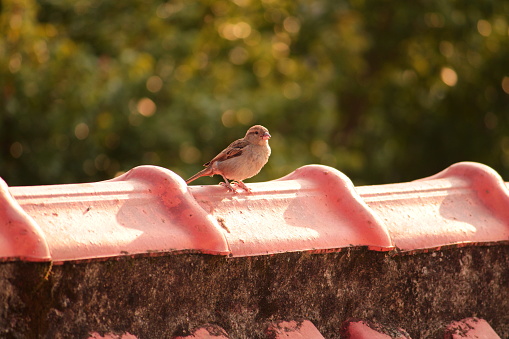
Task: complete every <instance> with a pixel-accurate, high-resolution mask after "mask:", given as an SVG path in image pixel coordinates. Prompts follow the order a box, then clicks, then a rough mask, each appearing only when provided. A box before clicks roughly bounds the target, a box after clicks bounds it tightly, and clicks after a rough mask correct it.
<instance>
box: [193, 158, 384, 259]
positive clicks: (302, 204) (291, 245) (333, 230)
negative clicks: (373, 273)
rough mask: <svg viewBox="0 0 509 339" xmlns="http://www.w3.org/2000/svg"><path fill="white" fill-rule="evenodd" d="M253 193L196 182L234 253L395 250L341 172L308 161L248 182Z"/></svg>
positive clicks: (195, 191)
mask: <svg viewBox="0 0 509 339" xmlns="http://www.w3.org/2000/svg"><path fill="white" fill-rule="evenodd" d="M248 185H249V187H250V188H251V190H252V193H251V194H245V193H239V194H231V193H229V192H226V190H225V189H224V187H219V186H191V187H190V189H191V192H192V193H193V195H194V197H195V199H196V200H197V201H198V203H199V204H200V205H201V206H202V207H203V209H204V210H205V211H207V213H209V214H210V215H212V216H213V217H214V218H215V219H216V220H217V221H218V223H219V224H220V225H221V226H222V227H223V228H224V230H225V232H224V234H225V236H226V238H227V240H228V243H229V246H230V249H231V251H232V255H233V256H250V255H263V254H273V253H281V252H292V251H316V252H321V251H334V250H338V249H340V248H345V247H351V246H369V247H370V248H372V249H378V250H382V249H383V250H389V249H391V248H392V244H391V241H390V237H389V235H388V232H387V230H386V228H385V227H384V225H383V223H382V222H381V221H380V220H379V219H378V218H377V216H376V215H375V214H373V213H372V212H371V210H370V209H369V208H368V207H367V205H366V204H365V203H364V202H363V201H362V200H361V199H360V197H359V196H358V194H357V193H356V191H355V189H354V187H353V184H352V182H351V181H350V180H349V179H348V178H347V177H346V176H345V175H344V174H342V173H341V172H339V171H338V170H336V169H334V168H331V167H327V166H322V165H308V166H304V167H301V168H299V169H297V170H296V171H294V172H292V173H290V174H289V175H287V176H285V177H282V178H280V179H277V180H273V181H268V182H263V183H253V184H248Z"/></svg>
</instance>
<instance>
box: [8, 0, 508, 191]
mask: <svg viewBox="0 0 509 339" xmlns="http://www.w3.org/2000/svg"><path fill="white" fill-rule="evenodd" d="M507 13H509V2H508V1H506V0H502V1H492V0H490V1H487V0H479V1H475V2H468V1H467V2H465V1H458V0H451V1H441V0H417V1H406V2H405V1H400V2H398V3H394V2H389V1H384V0H350V1H342V0H317V1H309V0H292V1H290V0H284V1H278V0H261V1H260V0H233V1H225V0H210V1H205V0H204V1H197V2H192V1H184V0H181V1H179V0H172V1H168V2H161V1H148V0H124V1H104V0H102V1H99V0H41V1H38V2H36V1H33V0H25V1H21V0H4V1H2V2H1V7H0V89H1V92H0V110H1V111H0V114H1V116H0V147H1V153H0V176H1V177H3V178H4V180H6V182H7V183H8V184H9V185H31V184H54V183H68V182H84V181H96V180H102V179H107V178H111V177H113V176H115V175H116V174H118V173H119V172H122V171H127V170H129V169H131V168H132V167H135V166H138V165H143V164H153V165H159V166H164V167H167V168H169V169H171V170H173V171H175V172H177V173H178V174H180V175H182V176H183V177H188V176H190V175H191V174H193V173H194V172H196V171H198V170H199V169H201V164H202V163H204V162H206V161H208V160H210V158H212V157H213V156H214V155H216V154H217V153H218V152H219V151H221V150H222V149H223V148H224V147H225V146H227V145H228V143H229V142H231V141H233V140H234V139H236V138H240V137H242V136H243V135H244V133H245V131H246V130H247V128H248V127H249V126H251V125H253V124H255V123H259V124H263V125H265V126H266V127H268V128H269V130H270V131H271V134H272V136H273V138H272V139H271V146H272V149H273V154H272V157H271V159H270V160H269V163H268V164H267V166H266V167H265V168H264V169H263V170H262V172H261V173H260V174H259V175H258V176H257V177H256V178H255V179H253V180H257V181H258V180H269V179H275V178H277V177H280V176H282V175H285V174H287V173H289V172H291V171H293V170H294V169H296V168H297V167H299V166H302V165H306V164H310V163H320V164H324V165H329V166H333V167H336V168H338V169H339V170H341V171H342V172H344V173H345V174H346V175H348V176H349V177H350V178H351V179H352V180H353V181H354V183H356V184H358V185H359V184H380V183H386V182H399V181H406V180H412V179H416V178H420V177H424V176H428V175H431V174H434V173H436V172H438V171H440V170H442V169H444V168H445V167H447V166H449V165H450V164H452V163H454V162H458V161H465V160H470V161H479V162H482V163H485V164H487V165H489V166H491V167H493V168H495V169H496V170H497V171H498V172H499V173H500V174H501V175H502V176H503V177H504V178H505V180H509V129H508V128H509V18H508V16H507ZM219 179H220V178H217V177H216V178H214V179H208V178H205V179H200V180H201V181H200V182H199V183H217V182H218V181H219ZM197 183H198V182H197Z"/></svg>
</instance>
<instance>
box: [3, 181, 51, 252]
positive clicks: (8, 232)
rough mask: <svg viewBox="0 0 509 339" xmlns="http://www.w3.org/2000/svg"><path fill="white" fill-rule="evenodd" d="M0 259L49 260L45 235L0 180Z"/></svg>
mask: <svg viewBox="0 0 509 339" xmlns="http://www.w3.org/2000/svg"><path fill="white" fill-rule="evenodd" d="M0 258H19V259H22V260H30V261H45V260H50V258H51V256H50V252H49V248H48V245H47V243H46V239H45V235H44V233H43V231H42V230H41V228H40V227H39V225H38V224H37V223H36V222H35V221H34V220H33V219H32V218H31V217H30V216H29V215H28V214H27V213H26V212H25V211H24V210H23V209H22V208H21V206H19V204H18V203H17V201H16V200H15V199H14V198H13V197H12V195H11V194H10V193H9V189H8V187H7V184H6V183H5V181H3V180H2V179H0Z"/></svg>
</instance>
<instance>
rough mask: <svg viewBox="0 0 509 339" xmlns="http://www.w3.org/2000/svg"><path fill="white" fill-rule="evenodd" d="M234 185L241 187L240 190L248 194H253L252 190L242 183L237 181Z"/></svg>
mask: <svg viewBox="0 0 509 339" xmlns="http://www.w3.org/2000/svg"><path fill="white" fill-rule="evenodd" d="M234 184H235V185H236V186H239V187H240V188H242V189H243V190H244V191H246V192H247V193H252V192H251V189H250V188H249V187H247V186H246V184H244V183H243V182H242V181H236V182H235V183H234Z"/></svg>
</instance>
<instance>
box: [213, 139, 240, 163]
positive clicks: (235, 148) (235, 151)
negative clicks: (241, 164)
mask: <svg viewBox="0 0 509 339" xmlns="http://www.w3.org/2000/svg"><path fill="white" fill-rule="evenodd" d="M248 145H249V141H247V140H244V139H238V140H235V141H234V142H232V143H231V144H230V145H229V146H228V147H226V148H225V149H224V150H222V151H221V153H219V154H218V155H216V156H215V157H214V159H212V160H210V161H209V162H207V163H206V164H204V165H203V166H209V165H210V164H212V163H214V162H216V161H225V160H228V159H231V158H235V157H238V156H240V155H241V154H242V151H243V150H244V149H245V148H246V146H248Z"/></svg>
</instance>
